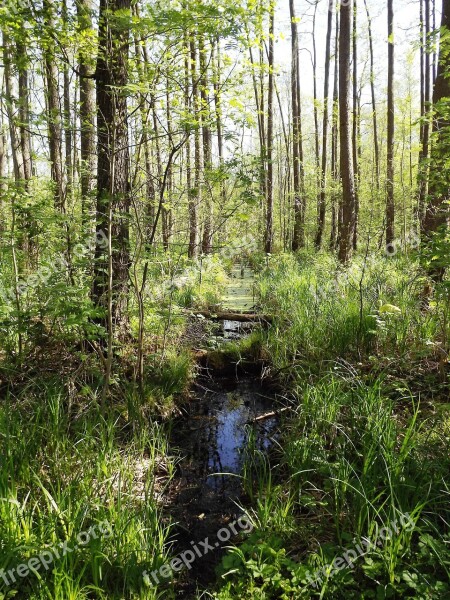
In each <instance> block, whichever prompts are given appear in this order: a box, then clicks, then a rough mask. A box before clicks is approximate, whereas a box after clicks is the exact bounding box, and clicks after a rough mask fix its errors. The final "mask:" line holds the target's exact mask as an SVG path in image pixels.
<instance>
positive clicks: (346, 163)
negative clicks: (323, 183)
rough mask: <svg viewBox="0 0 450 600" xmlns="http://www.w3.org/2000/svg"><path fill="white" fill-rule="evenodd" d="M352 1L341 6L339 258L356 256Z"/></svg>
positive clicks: (344, 261) (345, 260) (346, 260)
mask: <svg viewBox="0 0 450 600" xmlns="http://www.w3.org/2000/svg"><path fill="white" fill-rule="evenodd" d="M352 6H353V3H352V2H346V3H343V4H342V5H341V26H340V35H339V131H340V166H341V179H342V223H341V230H340V235H339V252H338V256H339V260H340V261H341V262H342V263H347V262H349V260H350V259H351V257H352V250H353V232H354V229H355V179H354V172H353V156H352V136H351V132H350V62H351V38H352Z"/></svg>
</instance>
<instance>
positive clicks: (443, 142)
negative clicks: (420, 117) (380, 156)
mask: <svg viewBox="0 0 450 600" xmlns="http://www.w3.org/2000/svg"><path fill="white" fill-rule="evenodd" d="M441 27H442V30H441V48H440V52H439V60H438V70H437V76H436V81H435V85H434V91H433V106H434V119H433V135H434V144H433V146H432V149H431V155H430V160H431V168H430V179H429V186H428V198H429V200H428V204H427V207H426V212H425V217H424V221H423V235H422V240H423V243H424V244H428V243H429V242H430V241H431V239H432V238H433V235H434V234H435V233H436V232H439V231H440V230H441V229H445V228H446V227H447V226H448V216H449V209H448V204H447V203H448V199H449V195H450V194H449V180H450V179H449V170H448V156H449V155H450V141H449V139H450V117H449V114H450V101H449V98H450V80H449V78H448V76H447V75H448V71H449V69H450V60H449V52H448V49H449V48H448V45H449V42H448V34H449V31H450V0H442V21H441ZM444 271H445V267H444V266H442V265H440V266H438V267H431V268H430V269H429V273H430V275H431V276H432V277H433V278H434V279H435V280H436V281H439V280H441V279H442V277H443V275H444Z"/></svg>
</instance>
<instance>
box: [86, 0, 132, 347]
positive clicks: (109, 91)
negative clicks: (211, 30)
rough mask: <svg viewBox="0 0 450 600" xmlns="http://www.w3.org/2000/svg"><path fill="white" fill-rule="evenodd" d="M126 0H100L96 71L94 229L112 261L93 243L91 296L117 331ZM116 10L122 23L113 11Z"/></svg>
mask: <svg viewBox="0 0 450 600" xmlns="http://www.w3.org/2000/svg"><path fill="white" fill-rule="evenodd" d="M130 4H131V3H130V0H101V2H100V14H99V42H98V43H99V52H98V58H97V70H96V82H97V132H98V141H97V154H98V175H97V232H98V234H100V232H103V234H104V233H105V232H106V231H110V232H111V238H110V245H111V264H110V266H109V267H108V264H106V262H105V257H104V254H103V251H102V249H101V248H99V247H98V246H97V249H96V259H97V260H96V265H95V282H94V298H95V301H96V303H97V305H99V306H102V307H105V308H107V309H108V311H110V312H111V317H112V326H113V327H116V328H118V329H119V330H120V331H121V332H124V331H125V330H126V328H127V314H126V310H127V299H128V273H129V267H130V248H129V211H130V195H131V190H130V179H129V142H128V115H127V99H126V94H125V93H124V87H125V86H126V85H127V83H128V43H129V24H128V23H127V24H125V25H124V24H123V23H124V20H125V19H124V13H126V11H129V10H130ZM119 11H120V16H121V18H120V22H119V21H118V19H117V14H116V13H117V12H119ZM108 270H109V271H110V273H109V277H108ZM111 280H112V281H111ZM111 283H112V286H113V289H112V290H111V289H110V287H111ZM107 296H109V302H108V304H109V306H108V304H107V303H106V298H107ZM111 333H112V332H109V334H110V335H111Z"/></svg>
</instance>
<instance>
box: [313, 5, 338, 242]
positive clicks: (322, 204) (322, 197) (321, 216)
mask: <svg viewBox="0 0 450 600" xmlns="http://www.w3.org/2000/svg"><path fill="white" fill-rule="evenodd" d="M333 13H334V0H331V1H330V3H329V5H328V21H327V37H326V42H325V79H324V85H323V122H322V162H321V181H320V192H319V203H318V223H317V234H316V240H315V245H316V248H320V247H321V246H322V237H323V231H324V228H325V209H326V188H327V160H328V121H329V109H328V104H329V97H328V94H329V88H330V65H331V33H332V29H333Z"/></svg>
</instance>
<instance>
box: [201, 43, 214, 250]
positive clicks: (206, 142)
mask: <svg viewBox="0 0 450 600" xmlns="http://www.w3.org/2000/svg"><path fill="white" fill-rule="evenodd" d="M198 49H199V58H200V101H201V111H200V115H201V117H200V118H201V123H202V144H203V178H204V181H205V186H204V187H205V196H204V197H205V221H204V227H203V239H202V252H203V254H210V253H211V249H212V248H211V246H212V236H213V216H214V214H213V209H214V207H213V198H212V190H211V187H210V184H209V181H210V177H211V168H212V141H211V129H210V124H209V123H210V110H209V79H208V63H207V60H206V49H205V42H204V39H203V37H202V36H201V37H200V38H199V47H198Z"/></svg>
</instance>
